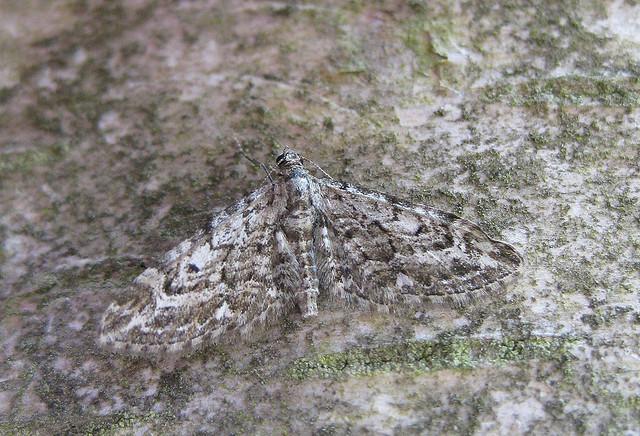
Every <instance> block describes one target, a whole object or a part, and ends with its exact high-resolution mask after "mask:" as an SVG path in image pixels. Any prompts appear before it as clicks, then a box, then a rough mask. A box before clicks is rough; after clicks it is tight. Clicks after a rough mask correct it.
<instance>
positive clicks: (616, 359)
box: [0, 0, 640, 434]
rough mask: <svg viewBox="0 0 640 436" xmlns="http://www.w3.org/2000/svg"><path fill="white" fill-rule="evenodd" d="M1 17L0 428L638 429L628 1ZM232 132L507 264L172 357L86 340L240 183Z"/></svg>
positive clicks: (639, 62)
mask: <svg viewBox="0 0 640 436" xmlns="http://www.w3.org/2000/svg"><path fill="white" fill-rule="evenodd" d="M0 12H1V13H0V53H1V55H2V62H1V64H0V303H1V304H0V305H1V308H0V344H1V347H0V433H2V434H14V433H19V432H23V433H36V434H38V433H39V434H51V433H85V434H86V433H107V434H129V433H136V434H145V433H150V434H153V433H166V432H169V433H196V432H201V433H204V434H207V433H210V434H220V433H223V434H231V433H235V434H242V433H260V434H271V433H276V434H284V433H287V434H308V433H316V434H347V433H363V432H369V433H376V434H378V433H379V434H392V433H402V434H424V433H434V434H436V433H474V434H487V433H492V434H495V433H499V434H509V433H525V432H532V433H535V434H549V433H555V434H570V433H590V434H593V433H602V432H605V433H606V432H610V433H625V432H629V433H632V432H634V431H637V429H638V427H639V424H640V377H639V370H640V355H639V352H638V345H639V340H638V333H639V332H640V301H639V291H640V273H639V271H640V262H639V260H638V251H639V248H640V213H639V206H638V198H639V196H640V176H639V170H640V164H639V162H640V134H639V133H638V126H639V123H640V109H639V107H640V80H639V75H640V37H639V36H638V35H639V34H638V32H637V23H638V21H639V20H640V4H638V3H637V2H636V1H620V0H618V1H611V2H604V3H602V2H591V1H567V2H552V1H511V0H509V1H502V2H497V3H494V2H482V1H465V2H463V1H457V2H448V1H444V0H443V1H435V2H432V1H428V2H427V1H420V0H411V1H409V2H400V1H385V2H363V1H358V0H355V1H344V2H332V1H330V2H317V3H310V2H291V3H284V2H283V3H280V2H232V1H192V2H166V1H147V0H136V1H126V2H125V1H122V0H113V1H104V2H99V1H80V0H78V1H70V0H69V1H58V2H48V1H44V0H33V1H30V2H18V1H8V2H3V3H2V4H1V5H0ZM234 136H237V137H239V138H241V139H242V140H243V141H244V144H245V146H246V148H247V150H248V151H249V152H250V153H251V155H252V156H254V157H255V158H256V159H259V160H262V161H265V162H271V160H272V159H273V157H274V155H275V153H276V152H277V151H278V150H279V149H280V144H281V143H284V144H289V145H292V146H295V148H296V149H297V150H299V151H300V152H301V153H303V154H305V155H306V156H307V157H309V158H310V159H312V160H314V161H315V162H316V163H318V164H319V165H321V166H322V167H323V168H324V169H325V170H326V171H327V172H328V173H330V174H331V175H332V176H333V177H334V178H336V179H342V180H345V181H350V182H352V183H357V184H360V185H363V186H366V187H369V188H372V189H378V190H383V191H386V192H389V193H391V194H395V195H398V196H401V197H404V198H406V199H409V200H412V201H415V202H425V203H428V204H432V205H435V206H436V207H439V208H441V209H445V210H451V211H454V212H457V213H459V214H461V215H463V216H465V217H466V218H469V219H471V220H474V221H477V222H479V223H480V224H481V225H482V226H483V227H484V228H485V229H486V230H487V231H488V232H489V233H490V234H491V235H493V236H495V237H499V238H501V239H503V240H506V241H508V242H510V243H512V244H514V245H515V246H516V247H517V248H518V249H519V250H520V251H521V252H522V253H523V254H524V256H525V259H526V268H525V271H524V275H523V278H522V280H521V281H520V282H519V284H518V285H517V286H516V288H515V289H513V291H511V292H510V293H508V294H507V295H504V296H502V297H500V298H495V299H492V300H487V301H484V302H481V303H480V304H476V305H473V306H469V307H466V308H463V309H449V308H433V309H429V310H427V311H425V313H424V314H422V315H421V316H419V317H416V318H415V319H399V318H394V317H390V316H383V315H372V314H364V313H363V314H358V313H355V314H354V313H342V312H330V313H326V312H324V313H322V314H321V316H320V317H319V318H318V319H317V320H313V321H302V320H300V319H292V320H288V321H287V322H286V323H285V324H284V325H282V326H280V327H279V328H276V329H274V330H273V331H270V332H268V333H267V334H266V335H265V336H264V337H262V338H256V340H255V341H252V342H249V343H245V344H232V345H219V346H215V347H210V348H208V349H205V350H202V351H201V352H198V353H195V354H192V355H189V356H184V357H182V358H169V357H164V356H159V357H149V356H141V357H132V356H123V355H119V354H111V353H109V352H108V351H106V350H102V349H100V348H98V347H97V346H96V342H95V341H96V336H97V328H98V324H99V322H100V318H101V315H102V313H103V311H104V309H105V308H106V307H107V306H108V305H109V303H110V302H111V301H113V300H114V299H116V298H119V297H121V296H122V295H124V294H125V293H126V291H127V287H128V285H129V284H130V283H131V280H132V278H133V277H135V276H136V275H137V274H138V273H140V271H141V270H142V269H143V267H144V265H151V264H153V262H154V261H155V260H156V259H157V258H158V257H159V255H160V254H161V253H162V252H164V251H166V250H168V249H170V248H171V247H172V246H174V245H175V244H176V243H178V242H179V241H181V240H182V239H183V238H185V237H188V236H190V235H191V234H192V233H193V232H194V231H195V230H196V229H197V228H199V227H200V226H201V225H203V224H204V223H205V222H206V220H207V219H208V217H209V216H210V215H211V214H212V213H213V212H214V211H215V210H218V209H220V208H222V207H224V206H225V205H228V204H230V203H231V202H233V201H234V200H235V199H237V198H240V197H241V196H243V195H246V194H247V193H248V192H250V191H251V190H252V189H254V188H255V187H257V186H258V185H259V184H260V183H262V180H263V178H264V174H263V173H262V172H261V170H260V169H259V168H256V167H254V166H252V165H251V164H250V162H248V161H247V160H245V159H243V158H242V157H241V156H240V155H239V154H238V153H237V152H236V149H235V146H234V143H233V139H232V138H233V137H234Z"/></svg>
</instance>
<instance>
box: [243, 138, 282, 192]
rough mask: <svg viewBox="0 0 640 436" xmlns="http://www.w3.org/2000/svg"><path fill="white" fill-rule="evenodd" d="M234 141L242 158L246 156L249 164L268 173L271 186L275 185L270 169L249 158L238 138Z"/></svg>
mask: <svg viewBox="0 0 640 436" xmlns="http://www.w3.org/2000/svg"><path fill="white" fill-rule="evenodd" d="M233 140H234V141H235V142H236V146H237V147H238V152H239V153H240V154H241V155H242V156H244V157H245V158H246V159H247V160H248V161H249V162H251V163H252V164H254V165H255V166H258V167H260V168H262V169H263V170H264V172H265V173H267V177H268V178H269V180H270V181H271V184H272V185H273V184H274V183H275V182H274V181H273V177H271V172H270V171H269V167H267V166H266V165H265V164H264V163H262V162H260V161H257V160H255V159H254V158H252V157H251V156H249V155H248V154H247V153H245V151H244V149H243V148H242V144H240V141H238V138H236V137H235V136H234V137H233Z"/></svg>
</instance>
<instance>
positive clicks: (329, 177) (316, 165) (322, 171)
mask: <svg viewBox="0 0 640 436" xmlns="http://www.w3.org/2000/svg"><path fill="white" fill-rule="evenodd" d="M298 155H299V156H300V157H301V158H302V159H304V160H306V161H307V162H311V163H312V164H313V166H314V167H316V168H317V169H319V170H320V172H321V173H322V174H324V175H325V176H326V177H327V178H328V179H330V180H334V178H333V177H331V176H330V175H329V174H328V173H327V172H326V171H325V170H323V169H322V167H321V166H320V165H318V164H317V163H315V162H314V161H312V160H311V159H309V158H307V157H305V156H303V155H301V154H300V153H298Z"/></svg>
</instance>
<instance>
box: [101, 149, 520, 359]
mask: <svg viewBox="0 0 640 436" xmlns="http://www.w3.org/2000/svg"><path fill="white" fill-rule="evenodd" d="M276 165H277V169H276V170H275V171H276V172H275V174H274V177H273V178H272V177H271V176H270V179H271V181H270V182H266V183H265V184H263V186H261V187H260V188H258V189H257V190H256V191H254V192H253V193H251V194H250V195H248V196H247V197H245V198H242V199H241V200H239V201H238V202H237V203H236V204H235V205H233V206H231V207H229V208H227V209H226V210H224V211H223V212H221V213H219V214H217V215H216V216H214V217H213V219H212V220H211V221H210V222H209V223H208V225H207V227H206V228H204V229H202V230H200V231H199V232H198V233H196V235H195V236H193V237H192V238H190V239H187V240H185V241H183V242H182V243H180V244H179V245H178V246H177V247H175V248H174V249H172V250H170V251H169V252H168V253H166V254H165V255H164V258H163V260H162V261H161V262H160V264H159V266H158V267H156V268H148V269H146V270H145V271H144V272H143V273H142V274H140V275H139V276H138V277H137V278H136V279H135V281H134V287H135V298H134V299H133V300H132V301H129V302H126V303H125V304H123V305H120V304H117V303H113V304H111V305H110V306H109V308H108V309H107V310H106V312H105V314H104V317H103V319H102V325H101V331H100V338H99V342H100V343H102V344H103V345H106V346H109V347H111V348H112V349H116V350H128V351H132V352H144V353H147V352H181V351H184V350H192V349H195V348H197V347H199V346H201V345H203V344H208V343H216V342H219V341H221V340H224V339H225V338H229V337H238V336H239V337H240V338H247V337H250V336H252V335H253V334H254V332H256V331H257V330H258V329H260V328H265V327H267V326H270V325H274V324H276V323H277V322H278V321H282V319H283V318H284V317H291V316H302V318H311V317H314V316H316V315H317V314H318V307H319V306H320V308H321V309H322V308H324V307H330V306H331V305H332V304H334V305H335V304H337V305H338V306H344V307H349V308H357V309H363V310H374V311H379V312H387V313H399V314H402V313H405V314H406V313H409V314H410V313H416V312H420V311H424V310H425V309H426V308H428V307H429V305H431V304H434V303H435V304H443V303H444V304H452V305H461V304H464V303H466V302H469V301H471V300H476V299H479V298H482V297H485V296H488V295H491V294H498V293H500V292H503V291H505V290H506V289H507V288H508V287H509V286H510V285H511V284H512V283H513V282H514V280H515V279H516V277H517V276H518V273H519V271H520V269H521V265H522V262H523V261H522V257H521V256H520V255H519V254H518V252H517V251H516V250H515V249H514V248H513V247H512V246H511V245H509V244H507V243H504V242H500V241H497V240H494V239H492V238H490V237H489V236H487V234H486V233H484V232H483V231H482V230H481V229H480V227H478V226H477V225H476V224H474V223H472V222H470V221H468V220H466V219H463V218H460V217H459V216H457V215H454V214H452V213H448V212H444V211H441V210H438V209H436V208H433V207H429V206H424V205H417V204H412V203H409V202H406V201H402V200H398V199H396V198H393V197H391V196H388V195H385V194H381V193H378V192H374V191H370V190H368V189H364V188H361V187H358V186H354V185H350V184H347V183H343V182H338V181H335V180H333V179H331V178H318V177H315V176H312V175H311V174H309V173H308V172H307V170H306V169H305V167H304V165H303V159H302V157H301V156H300V155H299V154H297V153H296V152H294V151H292V150H285V151H284V152H283V153H282V154H280V155H279V156H278V157H277V159H276ZM296 314H297V315H296Z"/></svg>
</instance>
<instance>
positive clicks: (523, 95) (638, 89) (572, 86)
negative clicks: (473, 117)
mask: <svg viewBox="0 0 640 436" xmlns="http://www.w3.org/2000/svg"><path fill="white" fill-rule="evenodd" d="M482 99H483V100H484V101H485V102H489V103H493V102H501V103H507V104H510V105H513V106H538V105H545V104H562V105H578V106H582V105H598V106H612V107H638V106H640V81H638V80H637V79H635V78H620V79H609V78H594V77H583V76H565V77H556V78H552V79H536V80H530V81H527V82H524V83H520V84H517V85H513V84H499V85H496V86H491V87H487V88H485V89H484V92H483V94H482Z"/></svg>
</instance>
